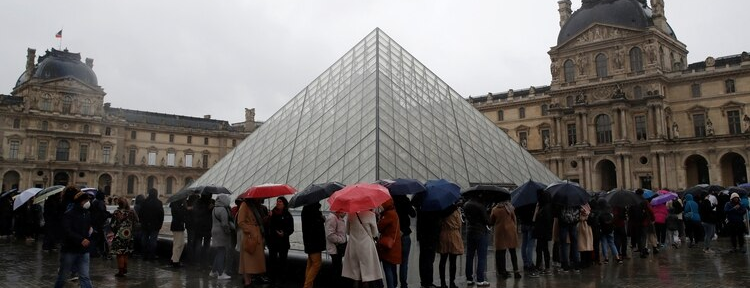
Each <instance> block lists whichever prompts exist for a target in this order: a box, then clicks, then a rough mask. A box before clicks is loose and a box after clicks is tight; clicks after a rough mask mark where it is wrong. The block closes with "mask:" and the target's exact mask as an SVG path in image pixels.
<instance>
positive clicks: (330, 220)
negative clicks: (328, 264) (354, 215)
mask: <svg viewBox="0 0 750 288" xmlns="http://www.w3.org/2000/svg"><path fill="white" fill-rule="evenodd" d="M325 226H326V251H328V254H331V255H335V254H339V252H340V253H344V252H346V251H338V250H336V244H344V243H346V221H344V219H341V218H339V217H337V216H336V214H335V213H331V214H328V216H326V223H325Z"/></svg>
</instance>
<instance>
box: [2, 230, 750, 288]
mask: <svg viewBox="0 0 750 288" xmlns="http://www.w3.org/2000/svg"><path fill="white" fill-rule="evenodd" d="M165 244H166V245H168V243H166V242H165V241H162V242H161V243H160V245H162V246H163V247H160V248H161V249H162V250H165V248H168V247H166V245H165ZM415 245H416V244H415ZM713 246H714V248H715V249H716V253H712V254H705V253H703V252H702V251H701V248H698V247H695V248H691V249H688V248H686V247H682V248H680V249H676V250H675V249H669V248H668V249H664V250H662V253H659V254H658V255H656V256H651V257H649V258H647V259H641V258H638V257H635V258H633V259H630V260H626V261H625V263H624V264H614V263H610V264H607V265H595V266H593V267H591V268H588V269H584V270H582V271H581V273H580V274H574V273H566V274H554V275H547V276H541V277H540V278H526V277H525V276H524V278H522V279H507V280H506V279H502V280H498V279H497V278H496V277H495V273H494V252H492V251H490V255H489V256H488V259H487V260H488V261H487V262H488V266H489V267H488V271H491V272H488V273H487V276H488V280H489V281H490V283H492V287H576V288H586V287H649V286H651V287H710V286H716V285H721V287H745V286H746V285H747V283H750V273H748V269H749V267H750V265H748V263H750V256H748V254H731V253H728V252H729V248H730V247H729V240H728V239H726V238H720V239H719V240H718V241H716V242H715V243H714V245H713ZM412 251H413V252H414V251H417V249H416V247H414V248H413V249H412ZM290 253H291V255H290V262H289V267H288V269H287V270H286V275H285V277H284V279H285V283H283V284H281V285H278V287H301V286H302V280H303V278H304V265H305V258H304V257H305V256H304V254H302V253H301V252H299V251H292V252H290ZM417 254H418V253H412V255H411V256H412V257H411V260H410V262H409V263H410V270H411V271H410V273H409V274H410V275H409V284H410V287H419V277H418V276H417V275H418V274H417V256H418V255H417ZM58 257H59V254H58V253H57V252H51V253H49V252H43V251H42V250H41V243H34V244H31V245H29V244H25V243H23V242H9V241H8V240H0V271H2V273H1V274H0V287H51V286H52V285H53V283H54V281H55V279H56V277H57V272H56V271H57V268H58V265H59V262H58ZM438 259H439V257H438ZM518 259H519V261H521V257H520V255H519V257H518ZM168 261H169V260H167V258H162V259H161V260H157V261H144V260H141V259H139V258H137V257H134V259H131V261H130V264H129V269H128V270H129V272H130V273H129V274H128V276H127V277H125V278H115V277H114V274H115V273H116V270H117V269H116V264H115V261H114V260H106V259H102V258H94V259H92V260H91V276H92V277H91V278H92V281H93V284H94V287H206V288H207V287H242V285H241V280H240V277H239V276H237V275H232V276H233V279H232V280H223V281H221V280H216V279H211V278H210V277H209V276H208V272H209V270H208V269H206V268H198V267H190V266H189V267H183V268H171V267H169V266H168V265H167V263H168ZM464 261H465V260H464V259H463V258H459V261H458V262H459V263H458V264H459V265H458V275H459V276H458V279H457V284H458V286H459V287H467V286H466V281H465V277H464V272H463V271H464ZM437 262H438V261H437V260H436V261H435V267H436V269H435V270H436V271H435V284H436V285H439V284H440V283H439V280H437V279H438V272H437V264H438V263H437ZM508 267H511V266H510V265H508ZM328 271H330V266H329V265H327V264H326V265H324V267H323V269H322V270H321V275H319V277H318V280H317V281H316V286H315V287H343V285H341V283H340V282H337V281H335V280H333V277H330V276H327V275H326V274H325V273H327V272H328ZM66 287H78V283H77V282H68V285H66ZM266 287H273V286H270V285H266Z"/></svg>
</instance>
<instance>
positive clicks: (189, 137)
mask: <svg viewBox="0 0 750 288" xmlns="http://www.w3.org/2000/svg"><path fill="white" fill-rule="evenodd" d="M187 143H188V144H192V143H193V136H188V137H187Z"/></svg>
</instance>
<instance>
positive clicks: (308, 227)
mask: <svg viewBox="0 0 750 288" xmlns="http://www.w3.org/2000/svg"><path fill="white" fill-rule="evenodd" d="M301 218H302V242H303V244H304V246H305V253H306V254H307V267H306V268H305V284H304V286H303V288H312V287H313V286H314V284H315V278H316V277H317V276H318V272H319V271H320V266H321V265H322V261H323V260H322V258H321V254H322V253H321V251H325V250H326V234H325V218H323V213H321V212H320V203H313V204H308V205H305V206H304V207H302V214H301Z"/></svg>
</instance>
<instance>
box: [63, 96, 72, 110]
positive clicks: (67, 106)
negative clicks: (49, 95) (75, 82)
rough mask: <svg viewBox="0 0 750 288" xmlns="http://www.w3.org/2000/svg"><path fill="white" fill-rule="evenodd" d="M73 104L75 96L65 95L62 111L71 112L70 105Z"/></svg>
mask: <svg viewBox="0 0 750 288" xmlns="http://www.w3.org/2000/svg"><path fill="white" fill-rule="evenodd" d="M72 105H73V97H70V96H65V97H63V100H62V113H63V114H70V106H72Z"/></svg>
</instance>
